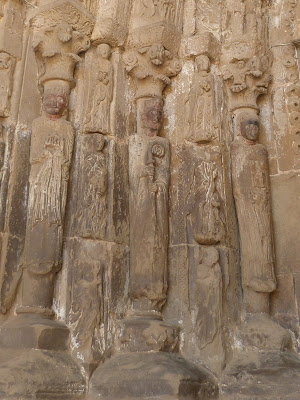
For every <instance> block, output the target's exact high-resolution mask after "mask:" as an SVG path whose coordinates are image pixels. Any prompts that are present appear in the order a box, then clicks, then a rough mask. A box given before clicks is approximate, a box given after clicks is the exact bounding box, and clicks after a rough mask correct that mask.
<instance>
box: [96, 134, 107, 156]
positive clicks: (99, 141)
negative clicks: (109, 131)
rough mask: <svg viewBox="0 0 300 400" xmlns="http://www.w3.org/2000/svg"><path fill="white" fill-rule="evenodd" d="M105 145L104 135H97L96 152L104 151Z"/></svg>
mask: <svg viewBox="0 0 300 400" xmlns="http://www.w3.org/2000/svg"><path fill="white" fill-rule="evenodd" d="M104 145H105V140H104V136H103V135H97V136H96V137H95V148H96V151H98V152H100V151H102V150H103V147H104Z"/></svg>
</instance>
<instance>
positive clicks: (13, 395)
mask: <svg viewBox="0 0 300 400" xmlns="http://www.w3.org/2000/svg"><path fill="white" fill-rule="evenodd" d="M84 394H85V381H84V379H83V376H82V374H81V372H80V369H79V367H78V366H77V364H76V363H75V362H74V361H73V360H72V358H71V356H70V355H69V354H68V353H64V352H56V351H49V350H35V349H23V350H21V349H17V350H14V349H0V398H1V399H2V400H27V399H28V400H29V399H30V400H32V399H40V400H73V399H74V400H75V399H76V400H78V399H81V398H84Z"/></svg>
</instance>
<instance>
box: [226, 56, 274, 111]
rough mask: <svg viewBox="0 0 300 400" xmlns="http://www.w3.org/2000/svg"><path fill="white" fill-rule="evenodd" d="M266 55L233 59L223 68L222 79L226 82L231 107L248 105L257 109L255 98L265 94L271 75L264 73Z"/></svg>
mask: <svg viewBox="0 0 300 400" xmlns="http://www.w3.org/2000/svg"><path fill="white" fill-rule="evenodd" d="M267 67H268V59H267V58H266V57H262V58H258V57H253V58H251V59H240V60H233V61H232V62H231V63H230V64H229V65H227V66H225V67H224V69H223V79H224V81H227V82H228V89H229V96H230V101H231V109H233V110H234V109H237V108H241V107H249V108H254V109H257V104H256V102H257V98H258V97H259V96H260V95H262V94H266V93H267V90H268V86H269V84H270V82H271V76H270V75H269V74H267V73H266V70H267Z"/></svg>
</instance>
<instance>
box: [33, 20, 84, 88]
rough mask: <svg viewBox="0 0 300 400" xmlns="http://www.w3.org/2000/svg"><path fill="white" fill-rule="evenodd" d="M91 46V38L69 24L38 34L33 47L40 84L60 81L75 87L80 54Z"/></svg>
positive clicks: (46, 29)
mask: <svg viewBox="0 0 300 400" xmlns="http://www.w3.org/2000/svg"><path fill="white" fill-rule="evenodd" d="M89 46H90V40H89V38H88V37H87V36H86V35H85V34H83V33H81V32H79V31H77V30H74V28H73V27H72V25H70V24H68V23H60V24H58V25H56V26H54V27H51V28H45V29H43V30H42V31H38V32H36V33H35V37H34V40H33V47H34V50H35V54H36V58H37V62H38V67H39V83H40V84H44V83H45V82H46V81H49V80H57V79H58V80H65V81H67V82H70V84H72V85H74V84H75V81H74V78H73V72H74V67H75V65H76V63H77V62H78V61H81V58H80V57H79V56H78V54H79V53H81V52H83V51H86V50H87V49H88V48H89Z"/></svg>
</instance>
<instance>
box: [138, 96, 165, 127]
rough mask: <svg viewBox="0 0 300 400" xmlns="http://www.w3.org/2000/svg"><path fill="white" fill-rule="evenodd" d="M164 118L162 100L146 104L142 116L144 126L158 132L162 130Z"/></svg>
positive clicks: (150, 101)
mask: <svg viewBox="0 0 300 400" xmlns="http://www.w3.org/2000/svg"><path fill="white" fill-rule="evenodd" d="M162 117H163V102H162V100H160V99H153V100H147V101H145V104H144V112H143V115H142V120H143V126H144V128H148V129H150V130H152V131H156V132H158V131H159V130H160V128H161V123H162Z"/></svg>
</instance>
